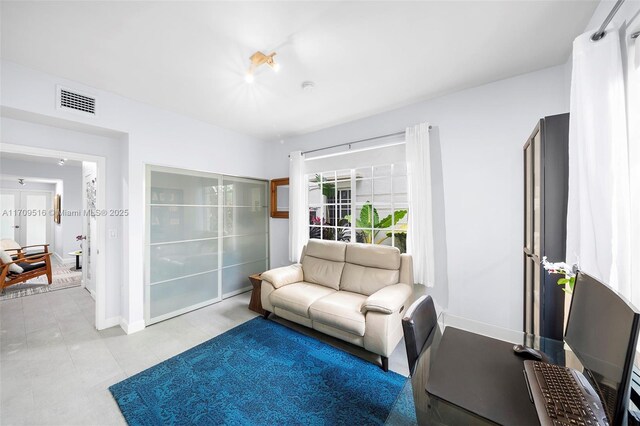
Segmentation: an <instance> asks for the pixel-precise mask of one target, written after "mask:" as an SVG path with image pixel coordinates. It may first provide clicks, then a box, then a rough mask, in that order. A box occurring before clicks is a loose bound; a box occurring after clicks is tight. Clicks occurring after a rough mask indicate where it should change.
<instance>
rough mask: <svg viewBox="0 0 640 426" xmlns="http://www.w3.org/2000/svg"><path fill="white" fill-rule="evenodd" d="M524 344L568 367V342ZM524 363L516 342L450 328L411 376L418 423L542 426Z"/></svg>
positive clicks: (421, 359) (426, 353) (532, 342)
mask: <svg viewBox="0 0 640 426" xmlns="http://www.w3.org/2000/svg"><path fill="white" fill-rule="evenodd" d="M522 343H526V344H528V345H529V346H533V347H537V348H540V347H542V350H543V351H544V352H545V353H546V354H547V355H549V357H550V359H551V361H552V362H554V363H557V364H561V365H566V363H565V351H564V345H563V342H559V341H555V340H549V339H533V338H532V337H531V336H529V337H528V338H527V337H526V336H525V335H524V334H523V341H522ZM523 361H524V358H521V357H519V356H517V355H515V354H514V353H513V343H509V342H505V341H501V340H497V339H493V338H490V337H486V336H482V335H479V334H475V333H471V332H468V331H464V330H460V329H457V328H454V327H447V328H445V331H444V334H442V335H439V336H438V338H437V339H435V340H434V343H433V345H432V347H431V348H429V349H428V350H426V351H425V352H423V354H422V355H421V356H420V359H419V361H418V367H417V369H416V374H414V376H413V377H412V387H413V394H414V401H415V404H416V414H417V417H418V423H419V424H429V425H433V424H435V425H437V424H443V425H454V424H496V423H497V424H504V425H539V424H540V423H539V421H538V416H537V414H536V410H535V406H534V404H533V403H532V402H531V400H530V399H529V393H528V391H527V385H526V382H525V379H524V373H523V370H524V366H523ZM570 364H573V365H571V366H572V367H574V368H575V367H580V366H579V365H575V360H572V362H571V363H570Z"/></svg>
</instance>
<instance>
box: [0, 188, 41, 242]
mask: <svg viewBox="0 0 640 426" xmlns="http://www.w3.org/2000/svg"><path fill="white" fill-rule="evenodd" d="M0 196H1V203H0V204H1V205H2V214H1V215H0V220H1V222H0V223H1V225H0V229H1V231H0V237H1V238H3V239H4V238H7V239H12V240H15V241H16V242H17V243H18V244H19V245H21V246H23V247H24V246H31V245H35V244H52V243H53V237H52V221H53V218H52V217H51V215H50V214H49V212H50V210H51V206H52V204H51V193H50V192H46V191H18V190H2V191H1V193H0Z"/></svg>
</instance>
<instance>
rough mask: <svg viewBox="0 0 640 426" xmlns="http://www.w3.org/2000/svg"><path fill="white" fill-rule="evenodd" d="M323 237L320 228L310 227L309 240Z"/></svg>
mask: <svg viewBox="0 0 640 426" xmlns="http://www.w3.org/2000/svg"><path fill="white" fill-rule="evenodd" d="M321 235H322V231H321V230H320V227H319V226H310V227H309V238H315V239H320V236H321Z"/></svg>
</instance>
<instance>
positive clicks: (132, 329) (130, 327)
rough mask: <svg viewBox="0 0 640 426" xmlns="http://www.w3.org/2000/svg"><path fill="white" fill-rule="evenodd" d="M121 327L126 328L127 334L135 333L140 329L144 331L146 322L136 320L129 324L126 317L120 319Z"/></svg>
mask: <svg viewBox="0 0 640 426" xmlns="http://www.w3.org/2000/svg"><path fill="white" fill-rule="evenodd" d="M120 327H122V329H123V330H124V332H125V333H127V334H133V333H137V332H138V331H142V330H144V328H145V323H144V320H140V321H136V322H134V323H132V324H129V322H128V321H127V320H126V319H124V318H121V319H120Z"/></svg>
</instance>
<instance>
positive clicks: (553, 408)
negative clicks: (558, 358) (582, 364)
mask: <svg viewBox="0 0 640 426" xmlns="http://www.w3.org/2000/svg"><path fill="white" fill-rule="evenodd" d="M524 367H525V371H524V374H525V378H526V380H527V382H528V385H529V386H528V387H529V391H530V394H529V396H530V397H531V400H532V401H533V402H534V404H535V406H536V411H537V413H538V418H539V420H540V424H541V425H542V426H547V425H548V426H564V425H572V426H596V425H608V424H609V422H608V421H607V416H606V413H605V411H604V408H603V406H602V403H601V402H600V398H599V397H598V394H597V393H596V391H595V390H594V389H593V387H592V386H591V384H590V383H589V382H588V381H587V379H586V378H585V377H584V376H583V375H582V373H580V372H578V371H576V370H573V369H571V368H567V367H562V366H559V365H554V364H548V363H546V362H541V361H525V362H524Z"/></svg>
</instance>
